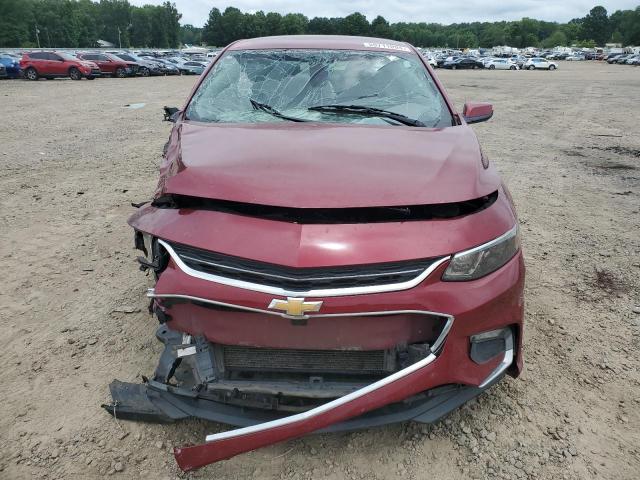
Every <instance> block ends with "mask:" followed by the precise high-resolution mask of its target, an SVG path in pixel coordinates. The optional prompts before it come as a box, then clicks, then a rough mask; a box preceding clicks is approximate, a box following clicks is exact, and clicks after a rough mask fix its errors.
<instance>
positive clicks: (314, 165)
mask: <svg viewBox="0 0 640 480" xmlns="http://www.w3.org/2000/svg"><path fill="white" fill-rule="evenodd" d="M177 128H178V129H179V131H177V132H174V135H172V139H173V141H177V140H178V139H179V145H174V147H175V146H178V148H171V146H170V147H169V149H168V152H169V154H168V157H169V158H168V161H169V162H170V163H171V161H172V160H173V159H172V158H171V157H172V156H176V155H177V156H178V158H177V159H176V160H174V163H173V164H169V165H166V164H165V165H164V166H163V168H162V170H163V176H164V177H165V178H163V179H162V180H161V184H163V187H162V188H161V190H162V193H174V194H181V195H190V196H196V197H205V198H213V199H219V200H231V201H237V202H245V203H254V204H261V205H275V206H287V207H297V208H345V207H368V206H395V205H417V204H433V203H448V202H458V201H464V200H470V199H474V198H479V197H482V196H484V195H488V194H490V193H492V192H494V191H496V190H497V189H498V186H499V184H500V179H499V177H498V175H497V173H496V172H495V170H494V169H493V168H492V167H491V166H490V167H489V168H488V169H484V168H483V166H482V162H481V159H480V155H481V154H480V148H479V145H478V142H477V140H476V137H475V134H474V133H473V130H472V129H471V128H470V127H468V126H458V127H450V128H444V129H440V130H427V129H420V128H411V127H406V128H405V127H378V126H362V125H336V124H318V123H313V124H312V123H309V124H303V123H277V124H251V125H242V126H238V125H233V124H223V125H221V124H212V125H203V124H195V123H190V122H185V123H182V124H181V125H180V126H179V127H177ZM171 152H174V155H171ZM170 172H171V173H170Z"/></svg>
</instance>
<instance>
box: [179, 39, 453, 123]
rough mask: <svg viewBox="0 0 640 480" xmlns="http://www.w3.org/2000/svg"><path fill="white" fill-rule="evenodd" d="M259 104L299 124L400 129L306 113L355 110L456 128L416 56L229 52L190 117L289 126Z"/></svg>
mask: <svg viewBox="0 0 640 480" xmlns="http://www.w3.org/2000/svg"><path fill="white" fill-rule="evenodd" d="M252 100H253V102H252ZM255 102H258V103H259V104H262V105H263V106H264V105H266V106H268V107H271V108H272V109H275V110H276V113H278V114H281V115H284V116H286V117H292V118H294V119H300V120H301V121H313V122H341V123H362V124H374V125H376V124H377V125H401V123H400V122H398V121H396V120H394V119H393V118H385V117H383V116H376V115H375V114H353V113H347V112H319V111H310V110H308V109H309V108H310V107H317V106H320V105H357V106H358V107H372V108H377V109H382V110H387V111H390V112H393V113H397V114H400V115H404V116H406V117H409V118H411V119H415V120H418V121H419V122H421V123H422V124H424V126H426V127H447V126H451V125H453V119H452V116H451V113H450V111H449V109H448V107H447V105H446V103H445V101H444V98H443V97H442V94H441V93H440V91H439V90H438V88H437V87H436V85H435V83H434V81H433V79H432V78H431V76H430V75H429V72H428V71H427V70H426V68H425V67H424V65H423V64H422V63H421V62H420V60H419V59H418V58H417V57H416V56H414V55H411V54H396V53H389V52H371V51H353V50H299V49H295V50H294V49H292V50H241V51H229V52H227V53H225V54H224V55H223V57H222V58H220V59H219V60H218V61H217V62H216V64H215V65H214V67H213V68H212V70H211V72H210V73H209V74H208V75H207V78H205V80H204V81H203V83H202V85H200V87H199V88H198V91H197V92H196V93H195V95H194V96H193V99H192V100H191V102H190V104H189V106H188V108H187V112H186V114H187V118H188V119H191V120H195V121H201V122H219V123H262V122H286V121H290V119H287V118H282V117H278V116H274V114H273V111H272V112H271V113H270V112H269V111H266V110H265V109H262V108H257V107H256V104H255ZM252 103H253V104H252Z"/></svg>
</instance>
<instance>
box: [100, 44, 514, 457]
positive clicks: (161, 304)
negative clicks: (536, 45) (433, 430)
mask: <svg viewBox="0 0 640 480" xmlns="http://www.w3.org/2000/svg"><path fill="white" fill-rule="evenodd" d="M492 113H493V110H492V108H491V106H490V105H488V104H481V103H467V104H465V106H464V109H463V111H462V113H458V111H457V110H456V108H455V107H454V106H453V103H452V102H451V100H450V99H449V98H448V96H447V95H446V93H445V91H444V88H443V87H442V85H441V84H440V82H439V81H438V79H437V78H436V76H435V75H434V73H433V71H432V70H431V68H430V67H429V66H428V64H426V63H425V61H424V59H423V57H422V56H421V55H420V54H419V53H418V52H417V51H416V49H415V48H413V47H412V46H411V45H408V44H405V43H399V42H396V41H391V40H381V39H375V38H362V37H335V36H326V37H323V36H290V37H269V38H259V39H253V40H242V41H238V42H236V43H233V44H232V45H230V46H229V47H227V48H226V49H225V50H224V51H223V52H221V54H220V55H218V56H217V57H216V59H215V61H214V62H213V64H212V65H211V66H210V67H209V69H208V70H207V71H206V72H205V73H204V74H203V76H202V78H201V79H200V81H199V82H198V84H197V85H196V86H195V87H194V89H193V91H192V93H191V94H190V95H189V98H188V99H187V101H186V103H185V105H184V107H183V108H182V109H180V110H178V111H176V112H175V113H174V114H173V115H172V117H171V119H172V120H173V121H175V126H174V127H173V130H172V132H171V135H170V138H169V142H168V143H167V146H166V149H165V155H164V162H163V164H162V166H161V172H160V181H159V184H158V187H157V190H156V192H155V195H154V198H153V200H152V201H151V202H150V203H148V204H146V205H144V206H142V207H141V208H140V209H139V210H138V211H137V212H136V213H135V214H134V215H133V216H132V217H131V218H130V220H129V223H130V225H131V226H132V227H133V228H134V230H135V243H136V246H137V248H138V249H140V250H141V251H142V252H143V254H144V255H143V256H141V257H139V262H140V264H141V268H142V269H143V270H152V271H153V272H154V274H155V279H156V282H155V286H154V288H152V289H150V290H149V291H148V297H149V299H150V306H149V309H150V311H151V312H153V313H154V314H155V315H156V316H157V318H158V320H159V322H160V326H159V328H158V329H157V331H156V336H157V338H158V339H159V340H160V341H161V342H163V344H164V353H163V354H162V355H161V358H160V361H159V364H158V367H157V369H156V371H155V373H154V374H153V376H151V378H149V379H145V383H143V384H127V383H122V382H118V381H115V382H113V383H112V384H111V394H112V397H113V400H114V402H113V403H112V404H111V405H106V406H105V408H107V410H108V411H110V412H111V413H113V414H116V415H117V416H118V418H129V419H143V420H156V421H168V420H170V421H173V420H178V419H183V418H187V417H198V418H203V419H207V420H211V421H216V422H221V423H226V424H230V425H235V426H237V427H240V428H238V429H235V430H230V431H226V432H223V433H216V434H212V435H209V436H208V437H207V438H206V443H204V444H203V445H199V446H192V447H185V448H177V449H176V450H175V455H176V458H177V461H178V464H179V465H180V467H181V468H182V469H184V470H190V469H193V468H198V467H200V466H203V465H206V464H208V463H211V462H215V461H218V460H222V459H226V458H229V457H232V456H234V455H237V454H239V453H242V452H246V451H249V450H252V449H255V448H259V447H261V446H265V445H268V444H271V443H274V442H278V441H283V440H286V439H290V438H294V437H299V436H301V435H304V434H307V433H310V432H313V431H318V430H322V431H340V430H351V429H357V428H364V427H372V426H377V425H382V424H386V423H391V422H399V421H407V420H414V421H417V422H433V421H435V420H437V419H438V418H440V417H442V416H443V415H445V414H446V413H448V412H449V411H451V410H453V409H455V408H457V407H459V406H460V405H462V404H463V403H464V402H466V401H467V400H469V399H471V398H473V397H475V396H477V395H479V394H481V393H482V392H483V391H484V390H485V389H487V388H489V387H491V386H492V385H494V384H495V383H496V382H498V381H499V380H500V379H501V378H502V377H503V376H504V375H505V374H508V375H511V376H514V377H515V376H517V375H518V374H519V373H520V371H521V369H522V335H523V305H524V302H523V284H524V264H523V257H522V251H521V248H520V240H519V230H518V221H517V217H516V213H515V210H514V206H513V203H512V201H511V197H510V195H509V192H508V190H507V188H506V187H505V185H504V184H503V183H502V181H501V180H500V177H499V175H498V173H497V171H496V169H495V167H494V166H493V164H492V163H490V162H489V160H488V159H487V157H486V156H485V155H483V153H482V150H481V148H480V145H479V143H478V139H477V138H476V135H475V134H474V132H473V130H472V128H471V127H469V125H468V124H469V123H473V122H479V121H483V120H487V119H489V118H490V117H491V115H492ZM116 408H117V410H116Z"/></svg>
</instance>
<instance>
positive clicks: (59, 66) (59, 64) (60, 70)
mask: <svg viewBox="0 0 640 480" xmlns="http://www.w3.org/2000/svg"><path fill="white" fill-rule="evenodd" d="M47 57H48V60H47V67H48V70H49V73H50V74H51V75H66V74H67V62H65V60H64V58H62V57H61V56H60V55H57V54H55V53H51V52H49V53H47Z"/></svg>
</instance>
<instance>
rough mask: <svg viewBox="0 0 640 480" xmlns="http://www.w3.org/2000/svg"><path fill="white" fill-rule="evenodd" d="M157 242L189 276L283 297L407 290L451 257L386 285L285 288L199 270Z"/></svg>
mask: <svg viewBox="0 0 640 480" xmlns="http://www.w3.org/2000/svg"><path fill="white" fill-rule="evenodd" d="M158 243H159V244H160V245H162V246H163V247H164V248H165V250H166V251H167V252H168V253H169V255H171V258H172V259H173V261H174V262H175V263H176V265H177V266H178V268H180V270H182V271H183V272H184V273H186V274H187V275H189V276H191V277H195V278H200V279H201V280H207V281H209V282H215V283H220V284H222V285H228V286H230V287H237V288H243V289H245V290H252V291H254V292H260V293H267V294H269V295H281V296H283V297H339V296H343V295H365V294H371V293H383V292H397V291H399V290H408V289H410V288H413V287H415V286H416V285H418V284H419V283H421V282H422V281H424V280H425V279H426V278H427V277H428V276H429V275H430V274H431V273H433V272H434V271H435V270H436V269H437V268H438V267H439V266H440V265H442V264H443V263H444V262H446V261H447V260H449V259H450V258H451V256H450V255H448V256H446V257H443V258H441V259H439V260H436V261H435V262H433V263H432V264H431V265H430V266H429V267H428V268H426V269H425V270H424V271H423V272H422V273H421V274H420V275H418V276H416V277H414V278H413V279H411V280H408V281H406V282H400V283H390V284H387V285H371V286H365V287H346V288H328V289H318V290H306V291H296V290H286V289H284V288H280V287H273V286H270V285H262V284H259V283H252V282H245V281H242V280H235V279H232V278H226V277H221V276H219V275H212V274H210V273H205V272H200V271H198V270H195V269H193V268H191V267H189V266H188V265H186V264H185V263H184V262H183V261H182V259H181V258H180V256H179V255H178V254H177V253H176V252H175V250H174V249H173V248H172V247H171V245H169V244H168V243H167V242H165V241H163V240H161V239H158Z"/></svg>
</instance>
